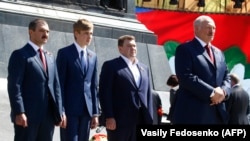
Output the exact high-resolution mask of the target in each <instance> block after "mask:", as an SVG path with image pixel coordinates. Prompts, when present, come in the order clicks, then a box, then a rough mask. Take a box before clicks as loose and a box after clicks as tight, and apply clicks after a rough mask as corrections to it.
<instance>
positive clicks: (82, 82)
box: [57, 44, 99, 117]
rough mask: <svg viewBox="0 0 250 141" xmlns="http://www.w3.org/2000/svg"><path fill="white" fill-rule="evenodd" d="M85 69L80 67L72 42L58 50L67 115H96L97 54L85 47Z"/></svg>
mask: <svg viewBox="0 0 250 141" xmlns="http://www.w3.org/2000/svg"><path fill="white" fill-rule="evenodd" d="M87 62H88V68H87V71H86V72H84V70H83V69H82V67H81V62H80V58H79V53H78V52H77V48H76V46H75V45H74V44H71V45H69V46H67V47H65V48H62V49H60V50H59V51H58V55H57V66H58V73H59V78H60V84H61V90H62V97H63V105H64V108H65V112H66V114H67V115H74V116H78V115H89V116H91V117H92V116H93V115H97V114H99V109H98V105H99V102H98V98H97V86H98V85H97V56H96V54H95V53H94V52H93V51H91V50H89V49H87Z"/></svg>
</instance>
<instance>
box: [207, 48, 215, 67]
mask: <svg viewBox="0 0 250 141" xmlns="http://www.w3.org/2000/svg"><path fill="white" fill-rule="evenodd" d="M205 49H206V51H207V54H208V56H209V57H210V60H211V62H212V63H213V64H214V56H213V53H212V50H211V47H210V46H209V45H206V46H205Z"/></svg>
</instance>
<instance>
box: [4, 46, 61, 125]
mask: <svg viewBox="0 0 250 141" xmlns="http://www.w3.org/2000/svg"><path fill="white" fill-rule="evenodd" d="M45 58H46V62H47V73H46V72H45V71H44V69H43V66H42V62H41V60H40V58H39V55H38V53H37V52H36V51H35V50H34V49H33V48H32V46H31V45H30V44H26V45H25V46H24V47H23V48H21V49H18V50H15V51H13V53H12V54H11V56H10V60H9V65H8V78H7V79H8V94H9V99H10V105H11V118H12V121H13V122H14V121H15V116H16V115H17V114H20V113H25V114H26V116H27V118H28V124H31V123H39V122H40V121H42V120H43V118H44V117H45V115H46V114H47V112H48V109H50V110H52V111H53V114H54V118H55V120H56V121H55V122H56V124H57V123H58V122H60V121H61V118H60V117H61V115H62V99H61V90H60V84H59V78H58V73H57V68H56V62H55V58H54V57H53V55H52V54H51V53H49V52H47V51H45ZM49 101H50V102H51V103H48V102H49ZM48 104H52V106H53V107H48Z"/></svg>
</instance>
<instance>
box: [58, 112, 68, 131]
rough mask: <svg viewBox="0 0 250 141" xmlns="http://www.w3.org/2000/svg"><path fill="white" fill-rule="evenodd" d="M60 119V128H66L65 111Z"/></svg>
mask: <svg viewBox="0 0 250 141" xmlns="http://www.w3.org/2000/svg"><path fill="white" fill-rule="evenodd" d="M61 119H62V121H61V122H60V123H59V126H60V127H61V128H66V126H67V117H66V115H65V113H63V115H62V117H61Z"/></svg>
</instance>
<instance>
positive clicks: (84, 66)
mask: <svg viewBox="0 0 250 141" xmlns="http://www.w3.org/2000/svg"><path fill="white" fill-rule="evenodd" d="M80 59H81V64H82V69H83V71H84V72H86V64H85V59H84V51H83V50H82V51H81V58H80Z"/></svg>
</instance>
